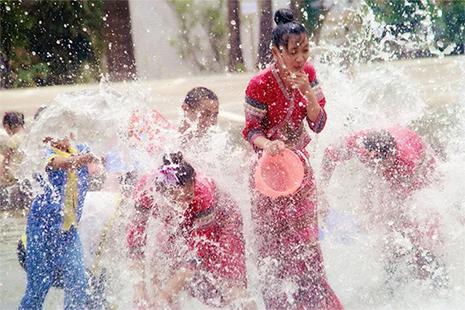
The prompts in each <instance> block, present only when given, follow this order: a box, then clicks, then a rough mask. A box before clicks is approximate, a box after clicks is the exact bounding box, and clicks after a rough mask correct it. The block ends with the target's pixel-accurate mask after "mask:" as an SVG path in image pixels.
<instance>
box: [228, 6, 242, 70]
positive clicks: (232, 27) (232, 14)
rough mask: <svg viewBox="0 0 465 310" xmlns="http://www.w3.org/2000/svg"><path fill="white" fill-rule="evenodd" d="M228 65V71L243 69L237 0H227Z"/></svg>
mask: <svg viewBox="0 0 465 310" xmlns="http://www.w3.org/2000/svg"><path fill="white" fill-rule="evenodd" d="M227 2H228V25H229V66H228V69H229V71H230V72H234V71H242V70H243V69H244V58H243V57H242V48H241V18H240V14H241V13H240V5H239V0H228V1H227Z"/></svg>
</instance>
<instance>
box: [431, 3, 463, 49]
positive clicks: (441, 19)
mask: <svg viewBox="0 0 465 310" xmlns="http://www.w3.org/2000/svg"><path fill="white" fill-rule="evenodd" d="M439 9H440V10H441V11H440V12H441V13H440V14H438V17H437V19H436V23H437V32H438V37H439V38H440V39H443V40H444V45H445V46H447V45H450V44H455V45H456V47H455V48H454V52H455V53H457V54H464V53H465V1H461V0H457V1H453V0H452V1H443V2H441V3H440V4H439Z"/></svg>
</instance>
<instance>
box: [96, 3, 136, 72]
mask: <svg viewBox="0 0 465 310" xmlns="http://www.w3.org/2000/svg"><path fill="white" fill-rule="evenodd" d="M103 5H104V12H105V14H106V21H105V24H104V36H105V43H106V47H107V52H106V58H107V66H108V72H109V75H110V80H112V81H123V80H133V79H135V78H136V60H135V58H134V45H133V43H132V35H131V16H130V13H129V2H128V0H118V1H114V0H106V1H104V4H103Z"/></svg>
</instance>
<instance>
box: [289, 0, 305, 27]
mask: <svg viewBox="0 0 465 310" xmlns="http://www.w3.org/2000/svg"><path fill="white" fill-rule="evenodd" d="M290 8H291V10H292V12H293V13H294V18H295V19H296V20H297V21H299V22H301V23H303V14H302V9H303V0H291V3H290Z"/></svg>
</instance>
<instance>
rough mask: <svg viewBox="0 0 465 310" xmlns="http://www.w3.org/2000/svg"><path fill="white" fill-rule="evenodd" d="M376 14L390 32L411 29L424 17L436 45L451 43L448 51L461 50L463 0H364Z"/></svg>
mask: <svg viewBox="0 0 465 310" xmlns="http://www.w3.org/2000/svg"><path fill="white" fill-rule="evenodd" d="M365 1H366V3H367V4H368V6H369V7H370V8H371V9H372V10H373V13H374V14H375V16H376V18H377V19H378V20H379V21H380V22H384V23H385V24H386V25H388V27H389V31H390V32H391V34H393V35H395V36H396V35H402V34H404V33H415V32H418V31H419V29H420V28H421V24H422V22H424V21H425V19H426V18H427V17H430V18H431V22H432V29H433V31H434V37H435V40H437V42H438V45H437V47H438V48H439V49H442V50H443V49H445V48H447V46H449V45H453V46H455V47H454V48H453V49H452V53H463V52H464V46H463V45H464V40H465V28H464V27H465V1H462V0H442V1H433V0H390V1H384V0H365Z"/></svg>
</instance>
